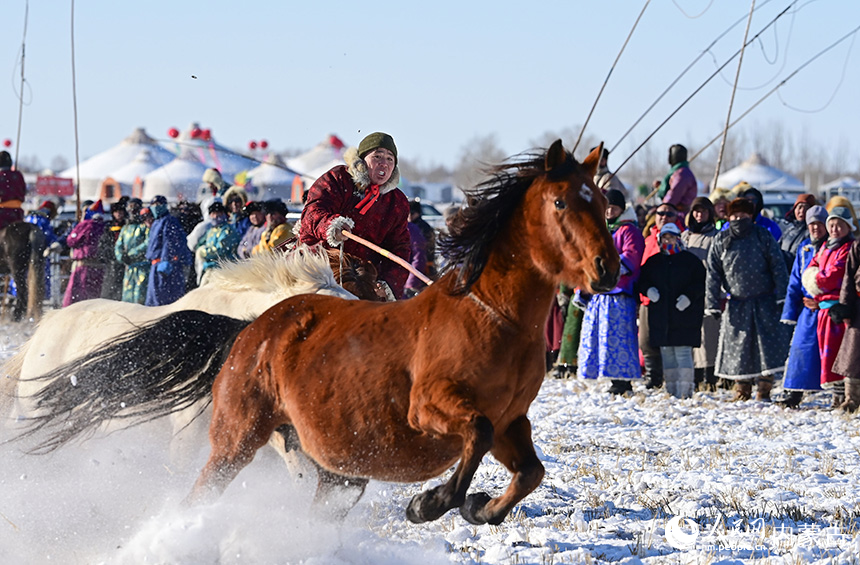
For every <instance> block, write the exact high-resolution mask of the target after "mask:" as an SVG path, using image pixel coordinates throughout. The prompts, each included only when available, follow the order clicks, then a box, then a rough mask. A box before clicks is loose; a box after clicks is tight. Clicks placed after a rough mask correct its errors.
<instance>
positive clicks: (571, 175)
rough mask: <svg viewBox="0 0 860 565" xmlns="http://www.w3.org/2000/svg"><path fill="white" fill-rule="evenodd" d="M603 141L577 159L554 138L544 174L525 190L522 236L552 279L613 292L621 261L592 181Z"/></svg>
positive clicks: (599, 193) (534, 256)
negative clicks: (523, 231) (532, 243)
mask: <svg viewBox="0 0 860 565" xmlns="http://www.w3.org/2000/svg"><path fill="white" fill-rule="evenodd" d="M602 151H603V144H600V146H599V147H597V148H596V149H594V151H592V152H591V153H590V154H589V155H588V157H586V158H585V160H584V161H583V162H582V164H580V163H577V162H576V160H574V159H573V157H572V156H571V155H570V154H569V153H567V151H565V149H564V147H562V144H561V140H557V141H556V142H555V143H553V144H552V145H551V146H550V148H549V149H548V150H547V153H546V157H545V161H544V170H545V172H544V174H543V175H540V176H538V177H537V178H536V179H535V180H534V182H533V183H532V186H531V187H530V188H529V190H528V192H527V193H526V218H525V222H524V229H525V231H526V233H524V234H522V235H523V237H526V238H528V239H529V241H532V242H534V245H531V246H530V248H531V250H532V254H533V258H534V261H535V264H536V265H538V267H539V268H540V269H541V270H543V271H544V272H545V274H547V275H549V276H550V277H552V278H553V279H555V280H557V281H560V282H564V283H566V284H569V285H573V286H579V287H581V288H583V289H587V290H588V291H590V292H603V291H608V290H611V289H612V288H613V287H614V286H615V285H616V283H617V282H618V275H619V267H620V264H621V261H620V258H619V256H618V251H617V250H616V249H615V244H614V243H613V241H612V236H611V234H610V233H609V230H608V229H607V228H606V220H605V214H606V206H607V201H606V197H605V196H603V193H602V192H601V190H600V189H599V188H597V186H595V184H594V174H595V172H596V171H597V165H598V162H599V160H600V154H601V152H602Z"/></svg>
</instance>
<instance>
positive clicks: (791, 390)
mask: <svg viewBox="0 0 860 565" xmlns="http://www.w3.org/2000/svg"><path fill="white" fill-rule="evenodd" d="M826 222H827V210H825V209H824V207H823V206H812V207H811V208H809V210H807V211H806V229H807V232H808V234H809V237H807V238H806V239H804V240H803V241H802V242H801V243H800V247H798V249H797V255H795V257H794V263H793V265H792V268H791V273H790V274H789V277H788V290H787V291H786V294H785V304H784V305H783V307H782V315H781V316H780V320H779V321H780V322H782V323H783V324H788V325H791V326H794V335H793V336H792V338H791V348H790V349H789V351H788V361H786V363H785V376H784V378H783V381H782V388H783V390H785V392H786V395H785V399H784V400H783V401H782V403H781V404H782V405H783V406H785V407H786V408H797V407H798V406H799V405H800V401H801V400H803V393H804V391H807V390H808V391H815V390H821V382H820V381H821V358H820V357H821V352H820V350H819V347H818V333H817V331H818V310H819V307H818V302H817V301H816V300H815V298H814V297H813V296H812V295H811V294H810V293H809V291H808V290H807V289H806V288H805V287H804V286H803V282H802V277H803V272H804V271H805V270H806V268H807V267H808V266H809V263H810V262H811V261H812V258H813V257H815V255H816V254H817V253H818V251H819V249H821V246H822V245H823V244H824V243H825V242H826V241H827V228H826V227H825V223H826Z"/></svg>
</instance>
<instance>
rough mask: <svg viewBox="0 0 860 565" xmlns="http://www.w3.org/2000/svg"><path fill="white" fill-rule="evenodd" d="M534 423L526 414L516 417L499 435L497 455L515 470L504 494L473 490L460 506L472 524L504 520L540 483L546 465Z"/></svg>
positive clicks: (495, 448) (496, 444)
mask: <svg viewBox="0 0 860 565" xmlns="http://www.w3.org/2000/svg"><path fill="white" fill-rule="evenodd" d="M531 432H532V430H531V423H530V422H529V420H528V418H526V417H525V416H520V417H519V418H517V419H516V420H514V421H513V422H512V423H511V425H510V426H508V429H507V430H505V432H504V433H503V434H500V435H499V436H498V437H497V438H496V443H495V445H494V446H493V449H492V450H491V453H492V454H493V457H495V458H496V459H497V460H498V461H499V462H501V463H502V464H503V465H504V466H505V467H507V468H508V470H509V471H511V473H513V474H514V476H513V478H512V479H511V483H510V485H508V488H507V490H505V493H504V494H503V495H502V496H499V497H498V498H492V499H491V498H490V497H489V496H488V495H487V494H486V493H482V492H481V493H475V494H470V495H469V496H468V498H467V499H466V502H465V504H463V505H462V506H461V507H460V514H461V515H462V516H463V518H465V519H466V520H468V521H469V522H471V523H472V524H486V523H489V524H494V525H496V524H501V523H502V520H504V519H505V516H507V515H508V513H509V512H510V511H511V509H512V508H513V507H514V505H515V504H516V503H517V502H519V501H520V500H522V499H523V498H524V497H525V496H526V495H528V494H529V493H530V492H532V491H533V490H534V489H536V488H537V487H538V485H539V484H540V482H541V480H542V479H543V474H544V468H543V465H542V464H541V462H540V460H538V457H537V454H536V453H535V448H534V444H533V443H532V433H531Z"/></svg>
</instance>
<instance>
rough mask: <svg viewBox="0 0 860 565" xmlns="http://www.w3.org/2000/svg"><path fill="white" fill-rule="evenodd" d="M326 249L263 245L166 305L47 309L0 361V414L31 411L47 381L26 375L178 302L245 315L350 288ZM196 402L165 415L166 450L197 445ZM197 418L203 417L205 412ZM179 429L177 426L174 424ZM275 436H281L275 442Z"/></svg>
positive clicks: (11, 416)
mask: <svg viewBox="0 0 860 565" xmlns="http://www.w3.org/2000/svg"><path fill="white" fill-rule="evenodd" d="M330 261H331V259H330V255H329V253H328V252H327V251H326V250H324V249H321V248H307V247H304V246H300V247H299V248H297V249H296V250H295V251H293V252H291V253H289V254H286V255H284V254H281V253H265V254H261V255H254V256H253V257H251V258H250V259H248V260H244V261H241V262H235V263H226V264H224V265H222V266H221V268H219V269H216V270H215V271H213V272H212V274H211V275H210V277H209V280H208V282H207V284H206V285H205V286H202V287H200V288H197V289H194V290H192V291H191V292H189V293H187V294H186V295H185V296H183V297H182V298H180V299H179V300H177V301H176V302H174V303H172V304H169V305H166V306H156V307H152V306H142V305H140V304H132V303H128V302H117V301H115V300H104V299H94V300H85V301H83V302H78V303H76V304H73V305H71V306H69V307H67V308H64V309H62V310H55V311H52V312H50V313H48V314H47V315H46V316H45V317H44V318H43V319H42V321H41V322H40V323H39V326H38V327H37V329H36V331H35V332H34V334H33V336H32V337H31V338H30V339H29V340H28V341H27V342H26V343H25V344H24V345H22V346H21V348H20V349H19V351H18V352H17V353H16V354H15V356H13V357H12V358H11V359H9V361H8V362H7V363H6V364H5V365H4V366H3V367H2V369H0V421H3V420H5V421H6V422H7V423H8V422H9V421H10V420H12V421H14V420H17V419H18V418H20V417H25V416H27V415H29V414H31V413H32V409H33V407H32V404H31V401H30V400H29V399H32V398H33V396H34V395H35V394H37V393H38V392H39V391H40V390H41V389H42V388H44V387H45V386H46V385H47V384H48V383H47V382H46V381H44V380H33V379H34V377H39V376H41V375H44V374H47V373H48V372H50V371H52V370H54V369H57V368H58V367H60V366H62V365H64V364H66V363H68V362H70V361H73V360H75V359H78V358H80V357H81V356H83V355H85V354H87V353H90V352H92V351H95V350H97V349H99V348H100V347H102V346H104V345H106V344H108V343H110V342H111V341H113V340H114V339H115V338H117V337H118V336H120V335H121V334H123V333H124V332H126V331H128V330H131V329H135V328H137V327H140V326H141V325H143V324H145V323H147V322H152V321H155V320H157V319H159V318H162V317H164V316H167V315H168V314H170V313H173V312H178V311H180V310H202V311H204V312H207V313H210V314H221V315H224V316H229V317H232V318H238V319H242V320H253V319H254V318H256V317H257V316H259V315H260V314H262V313H263V312H264V311H265V310H267V309H268V308H269V307H271V306H273V305H275V304H277V303H278V302H280V301H282V300H284V299H286V298H289V297H290V296H295V295H297V294H327V295H332V296H340V297H342V298H346V299H353V300H354V299H356V296H355V295H353V294H351V293H350V292H348V291H346V290H345V289H344V288H343V287H341V286H340V285H339V284H338V281H337V280H336V278H335V275H334V272H333V271H332V268H331V264H330ZM196 413H197V410H194V409H189V410H186V411H185V413H177V414H175V415H174V417H173V427H174V432H175V437H174V441H173V442H172V448H171V449H172V451H173V453H174V455H176V456H178V457H184V455H187V448H185V447H183V446H181V445H177V442H181V443H182V444H186V445H188V444H195V445H199V443H197V442H198V440H199V439H200V438H199V436H200V434H201V426H200V425H197V426H189V427H188V428H187V429H186V426H188V424H189V422H190V420H191V418H192V417H193V415H194V414H196ZM198 420H200V421H201V424H202V423H203V422H208V418H205V417H201V418H199V419H198ZM181 430H183V431H184V432H183V433H182V434H179V432H180V431H181ZM281 443H282V442H281Z"/></svg>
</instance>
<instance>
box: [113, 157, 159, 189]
mask: <svg viewBox="0 0 860 565" xmlns="http://www.w3.org/2000/svg"><path fill="white" fill-rule="evenodd" d="M162 165H163V163H159V162H158V161H157V160H156V159H154V158H153V157H152V151H151V150H150V149H149V148H147V149H143V150H142V151H141V152H140V153H138V154H137V157H135V158H134V160H133V161H130V162H128V163H126V164H125V165H123V166H122V167H120V168H119V169H117V170H115V171H114V172H113V173H111V175H110V176H111V177H113V179H114V180H115V181H117V182H118V183H120V184H122V185H127V186H131V185H132V184H134V181H135V179H137V178H141V179H142V178H143V177H145V176H146V175H148V174H149V173H151V172H152V171H154V170H155V169H157V168H159V167H161V166H162Z"/></svg>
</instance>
